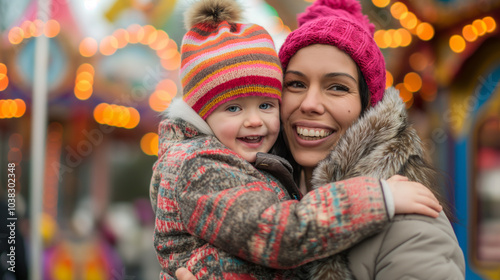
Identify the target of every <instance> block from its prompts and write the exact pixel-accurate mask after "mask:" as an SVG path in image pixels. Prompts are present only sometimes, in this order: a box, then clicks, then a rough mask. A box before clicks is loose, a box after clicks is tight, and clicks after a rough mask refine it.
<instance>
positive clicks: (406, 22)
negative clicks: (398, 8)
mask: <svg viewBox="0 0 500 280" xmlns="http://www.w3.org/2000/svg"><path fill="white" fill-rule="evenodd" d="M399 22H400V23H401V25H402V26H403V27H404V28H407V29H413V28H415V26H417V24H418V19H417V16H415V14H414V13H412V12H406V13H404V14H402V15H401V17H400V18H399Z"/></svg>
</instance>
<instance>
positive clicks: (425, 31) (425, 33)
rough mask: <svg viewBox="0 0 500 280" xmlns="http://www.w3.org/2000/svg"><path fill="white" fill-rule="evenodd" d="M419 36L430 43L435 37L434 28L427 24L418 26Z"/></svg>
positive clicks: (423, 23)
mask: <svg viewBox="0 0 500 280" xmlns="http://www.w3.org/2000/svg"><path fill="white" fill-rule="evenodd" d="M417 36H418V38H420V40H422V41H429V40H430V39H432V38H433V37H434V27H432V25H431V24H430V23H427V22H422V23H420V24H419V25H418V26H417Z"/></svg>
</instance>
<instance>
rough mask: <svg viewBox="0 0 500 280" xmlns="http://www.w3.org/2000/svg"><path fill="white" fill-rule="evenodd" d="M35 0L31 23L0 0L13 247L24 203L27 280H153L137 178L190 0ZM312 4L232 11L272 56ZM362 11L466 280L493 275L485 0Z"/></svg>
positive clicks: (495, 209)
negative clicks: (34, 258)
mask: <svg viewBox="0 0 500 280" xmlns="http://www.w3.org/2000/svg"><path fill="white" fill-rule="evenodd" d="M42 1H48V2H50V8H49V9H47V11H45V12H46V14H47V19H46V20H40V19H39V17H37V15H38V14H40V10H39V9H38V3H37V2H41V1H40V0H39V1H35V0H18V1H8V0H0V162H1V164H0V166H2V167H4V166H7V164H8V163H15V164H16V168H15V171H14V172H15V175H16V198H17V200H16V212H17V215H18V224H17V225H18V228H17V230H18V231H19V234H18V241H19V242H23V241H22V240H23V239H24V243H25V244H26V246H27V247H28V248H33V246H36V244H33V243H31V241H32V240H30V234H29V233H30V232H35V234H36V233H38V231H31V230H30V225H32V223H30V222H31V221H32V220H33V219H34V217H33V216H32V215H31V214H30V213H31V212H30V208H31V207H32V206H33V204H32V201H34V200H37V199H38V200H39V201H40V202H41V213H40V216H39V217H40V219H41V230H40V232H39V234H40V235H41V237H42V241H43V242H42V244H39V245H40V247H41V248H42V254H43V257H42V259H43V262H42V263H41V268H40V271H37V272H34V273H33V272H32V275H40V277H41V278H36V279H56V280H59V279H155V278H157V275H158V270H159V265H158V262H157V260H156V257H155V254H154V251H153V249H152V242H151V240H152V230H153V221H154V219H153V217H152V215H153V214H152V211H151V207H150V205H149V198H148V188H149V180H150V176H151V168H152V165H153V163H154V162H155V160H156V153H157V150H158V135H157V134H156V131H157V124H158V122H159V118H160V117H159V115H160V112H162V111H163V110H164V109H166V108H167V107H168V105H169V104H170V101H171V100H172V98H173V97H175V96H179V95H180V93H181V89H180V82H179V80H178V68H179V64H180V54H179V45H180V43H181V40H182V36H183V34H184V32H185V30H184V29H183V23H182V13H183V11H184V10H185V8H186V7H187V5H189V3H191V2H192V1H183V0H182V1H175V0H155V1H153V0H140V1H139V0H106V1H98V0H85V1H69V0H42ZM313 1H314V0H307V1H306V0H266V1H264V0H246V1H239V2H240V3H241V4H242V5H243V6H244V7H245V19H246V20H248V21H251V22H255V23H258V24H260V25H262V26H264V27H265V28H266V29H267V30H268V31H269V32H270V33H271V35H272V36H273V39H274V40H275V43H276V47H277V48H279V46H280V45H281V43H282V42H283V40H284V38H285V36H286V35H287V34H288V33H289V32H290V29H292V30H293V29H294V28H295V27H296V25H297V23H296V14H297V13H300V12H302V11H304V9H305V7H307V6H308V5H309V4H310V3H311V2H313ZM361 2H362V5H363V10H364V12H365V13H366V14H368V16H369V17H370V19H371V20H372V22H374V23H375V25H376V28H377V31H376V33H375V39H376V42H377V44H378V45H379V47H380V48H381V49H382V51H383V54H384V56H385V57H386V60H387V77H388V78H387V86H395V87H396V88H397V89H399V90H400V95H401V98H402V99H403V100H404V101H405V102H406V104H407V108H408V109H409V112H410V116H411V118H412V120H413V122H414V124H415V127H416V128H417V130H418V132H419V134H420V136H421V137H422V139H423V141H424V143H425V145H426V148H427V150H428V151H429V153H428V156H429V158H430V159H431V160H432V161H433V162H434V164H435V165H436V166H437V167H438V168H439V169H440V170H442V171H443V176H442V178H443V179H442V182H441V183H442V186H443V191H444V192H445V193H446V195H447V197H448V198H449V200H450V201H451V202H452V208H453V210H454V213H455V215H456V220H457V223H456V224H455V225H454V228H455V231H456V234H457V237H458V240H459V243H460V246H461V247H462V249H463V251H464V253H465V257H466V261H467V279H500V253H499V252H500V207H499V205H500V93H499V91H500V90H499V88H498V87H497V85H498V83H499V80H500V36H499V32H500V31H498V27H497V25H498V23H499V21H500V1H498V0H481V1H475V0H421V1H407V0H405V1H403V0H401V1H394V0H362V1H361ZM42 37H43V38H48V51H47V52H48V53H47V57H48V61H47V67H46V71H45V72H46V73H45V74H46V80H47V94H48V96H47V102H46V103H47V104H46V108H47V123H46V137H44V138H45V139H46V140H45V141H44V142H43V143H45V144H44V146H43V150H44V154H45V156H44V157H43V166H44V172H43V174H42V177H41V178H42V179H41V180H40V181H41V182H40V183H41V185H42V186H43V191H42V192H41V195H40V197H33V196H34V195H32V191H31V189H30V187H31V186H30V185H32V183H30V182H31V180H32V179H33V178H31V177H32V175H31V174H32V173H31V172H30V171H31V170H32V168H33V167H32V163H33V158H34V157H33V155H34V151H33V149H32V148H31V147H33V143H36V141H40V140H41V139H39V137H38V138H37V136H36V135H33V130H32V124H33V123H34V121H35V120H34V118H35V117H34V115H33V109H34V98H33V94H34V92H35V91H36V89H37V84H36V82H35V81H36V75H37V71H36V70H35V62H34V61H36V58H37V46H36V42H37V39H38V38H42ZM4 169H6V168H2V170H1V171H0V179H1V180H0V186H2V187H1V188H0V198H1V199H2V201H6V200H5V199H4V197H5V196H6V193H4V191H3V190H5V189H6V188H4V187H3V186H4V184H5V182H6V181H7V180H6V179H5V178H7V176H6V172H7V171H6V170H4ZM19 257H20V258H19V259H18V260H17V261H18V264H21V262H22V259H21V258H22V257H21V256H19ZM26 261H28V260H26ZM0 276H1V275H0ZM42 276H43V277H42ZM20 277H21V276H19V277H18V278H17V279H22V278H20Z"/></svg>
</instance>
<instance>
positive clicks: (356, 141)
mask: <svg viewBox="0 0 500 280" xmlns="http://www.w3.org/2000/svg"><path fill="white" fill-rule="evenodd" d="M423 160H424V150H423V148H422V142H421V140H420V138H419V137H418V135H417V132H416V131H415V129H414V128H413V127H412V126H411V125H410V123H409V121H408V114H407V111H406V107H405V104H404V103H403V101H402V100H401V98H400V97H399V91H398V90H396V89H394V88H392V87H391V88H388V89H387V90H386V92H385V94H384V98H383V99H382V101H380V102H379V103H378V104H377V105H376V106H375V107H372V108H370V109H368V110H367V111H366V112H365V114H364V115H363V116H362V117H361V118H360V119H358V120H357V121H356V122H355V123H354V124H353V125H351V127H350V128H349V129H347V131H346V132H345V134H344V135H343V136H342V137H341V138H340V139H339V141H338V143H337V145H336V147H335V148H334V150H333V151H332V152H331V153H330V155H329V156H328V157H327V158H326V159H324V160H323V161H321V162H320V163H319V165H318V167H317V168H316V169H315V170H314V173H313V180H312V183H313V185H314V186H321V185H323V184H325V183H328V182H334V181H339V180H343V179H347V178H352V177H356V176H361V175H362V176H371V177H375V178H380V179H388V178H389V177H391V176H392V175H395V174H401V175H404V176H407V177H408V178H409V179H410V180H414V181H418V182H420V183H422V184H424V185H427V186H429V184H428V183H430V182H431V177H429V174H426V172H423V171H422V170H420V169H421V166H422V164H423V162H422V161H423Z"/></svg>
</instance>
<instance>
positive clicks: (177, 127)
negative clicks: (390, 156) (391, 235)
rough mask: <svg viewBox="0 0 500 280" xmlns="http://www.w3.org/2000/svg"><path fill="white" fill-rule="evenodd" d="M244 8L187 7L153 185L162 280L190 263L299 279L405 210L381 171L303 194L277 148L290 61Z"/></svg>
mask: <svg viewBox="0 0 500 280" xmlns="http://www.w3.org/2000/svg"><path fill="white" fill-rule="evenodd" d="M239 13H240V10H239V8H238V6H236V5H235V4H234V3H233V1H230V0H224V1H223V0H206V1H201V2H198V3H196V4H195V5H193V6H192V7H191V8H190V10H189V11H188V13H187V25H188V26H187V29H188V32H187V33H186V35H185V36H184V39H183V43H182V47H181V53H182V61H181V70H180V76H181V80H182V86H183V98H182V100H181V99H177V100H174V101H173V102H172V104H171V105H170V107H169V109H168V110H167V112H166V118H165V119H163V120H162V122H161V123H160V125H159V134H160V148H159V153H158V155H159V157H158V161H157V162H156V163H155V165H154V167H153V177H152V181H151V186H150V198H151V203H152V206H153V209H154V212H155V215H156V222H155V234H154V246H155V249H156V252H157V255H158V260H159V262H160V264H161V267H162V271H161V274H160V279H169V278H171V276H173V275H174V273H175V271H176V269H177V268H179V267H186V268H188V269H189V270H190V271H191V272H192V273H193V274H194V275H195V276H196V278H197V279H284V278H286V279H290V277H291V276H290V275H286V276H284V270H283V269H289V268H293V267H297V266H300V265H302V264H304V263H307V262H311V261H313V260H315V259H319V258H324V257H326V256H331V255H333V254H335V253H337V252H339V251H341V250H343V249H345V248H347V247H349V246H352V245H353V244H354V243H356V242H358V241H360V240H361V239H363V238H364V237H366V236H369V235H371V234H374V233H376V232H378V231H380V230H381V229H382V228H383V227H384V226H385V225H386V224H387V223H388V221H389V219H390V217H392V215H394V213H393V211H394V210H392V211H391V210H386V205H385V201H389V203H390V201H391V191H390V190H389V189H387V190H386V192H385V198H384V192H383V190H382V189H383V187H382V183H381V182H380V180H378V179H374V178H366V177H363V178H355V179H350V180H346V181H343V182H336V183H330V184H327V185H325V186H323V187H319V188H318V189H316V190H314V191H311V192H309V193H308V194H307V195H306V196H304V197H303V198H302V199H301V200H300V201H298V200H297V199H298V198H300V196H301V195H300V193H299V191H298V188H297V187H296V185H295V184H294V182H293V179H292V177H291V171H292V170H291V167H290V165H289V164H288V163H287V162H286V161H285V160H283V159H281V158H279V157H277V156H274V155H271V154H267V152H268V151H269V149H270V148H271V146H272V145H273V143H274V141H275V140H276V138H277V136H278V132H279V126H280V121H279V105H280V102H281V90H282V71H281V66H280V62H279V59H278V57H277V54H276V51H275V48H274V44H273V41H272V39H271V37H270V36H269V34H268V33H267V32H266V31H265V30H264V29H263V28H262V27H260V26H258V25H255V24H240V23H236V21H238V19H239ZM422 188H423V191H426V190H427V189H426V188H424V187H423V186H422ZM292 198H295V199H292ZM395 199H399V198H398V197H395ZM404 199H405V200H406V201H407V203H408V204H411V203H413V199H412V196H409V197H408V198H406V197H404ZM390 205H392V204H390ZM388 209H390V207H388ZM396 212H398V209H396ZM353 232H355V233H356V234H353Z"/></svg>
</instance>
